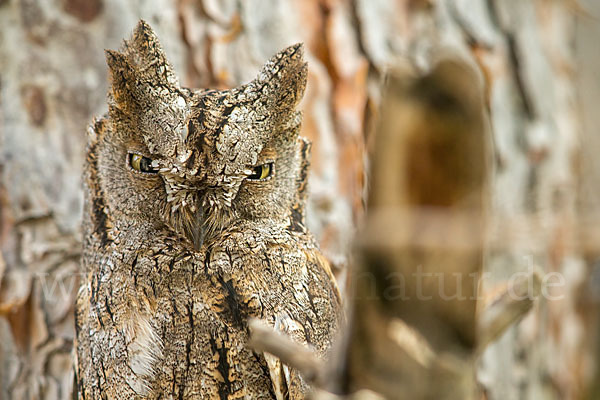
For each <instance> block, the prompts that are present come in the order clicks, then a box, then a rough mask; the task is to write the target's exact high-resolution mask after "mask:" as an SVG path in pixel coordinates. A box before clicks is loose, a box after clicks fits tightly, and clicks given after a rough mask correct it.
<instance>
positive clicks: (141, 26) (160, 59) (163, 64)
mask: <svg viewBox="0 0 600 400" xmlns="http://www.w3.org/2000/svg"><path fill="white" fill-rule="evenodd" d="M124 50H125V54H126V55H127V57H128V58H130V59H131V60H132V61H133V63H134V64H135V65H136V66H137V67H138V69H139V70H140V71H142V72H143V73H144V74H149V75H150V76H149V78H151V80H152V81H154V82H160V83H162V84H166V85H169V86H174V87H179V80H178V79H177V76H176V75H175V72H174V71H173V66H172V65H171V63H170V62H169V60H167V57H166V55H165V52H164V50H163V48H162V46H161V44H160V42H159V40H158V37H157V36H156V34H155V33H154V31H153V30H152V28H151V27H150V25H149V24H148V23H147V22H146V21H144V20H140V21H139V22H138V24H137V26H136V28H135V30H134V31H133V36H132V38H131V40H129V41H126V42H125V48H124Z"/></svg>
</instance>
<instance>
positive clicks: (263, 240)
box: [76, 21, 341, 399]
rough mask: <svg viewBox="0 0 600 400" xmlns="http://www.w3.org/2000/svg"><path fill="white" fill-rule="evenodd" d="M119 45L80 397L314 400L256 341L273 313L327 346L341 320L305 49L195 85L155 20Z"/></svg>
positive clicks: (88, 249)
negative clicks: (310, 214) (310, 120)
mask: <svg viewBox="0 0 600 400" xmlns="http://www.w3.org/2000/svg"><path fill="white" fill-rule="evenodd" d="M106 57H107V62H108V66H109V70H110V78H111V85H110V89H109V93H108V113H107V114H106V115H105V116H104V117H102V118H100V119H98V120H96V121H94V123H93V124H92V126H91V127H90V129H89V143H88V150H87V162H86V169H85V171H86V172H85V185H86V190H85V196H86V200H85V210H84V225H83V227H84V238H85V239H84V250H83V265H84V268H85V274H86V275H85V276H86V277H85V279H84V282H83V285H82V287H81V289H80V291H79V294H78V298H77V305H76V325H77V326H76V327H77V338H76V350H77V351H76V355H77V361H76V383H77V387H78V389H77V390H78V396H79V398H80V399H99V398H102V399H106V398H109V399H142V398H143V399H159V398H161V399H234V398H235V399H237V398H240V399H241V398H246V399H258V398H269V399H271V398H273V399H286V398H289V399H298V398H304V396H305V395H306V393H307V392H308V390H309V387H308V385H307V383H306V382H305V381H304V380H303V378H302V377H301V376H300V374H299V373H298V372H297V371H295V370H294V369H293V368H291V367H288V366H287V365H285V364H283V363H281V362H280V361H279V360H278V359H276V358H275V357H274V356H271V355H269V354H263V353H260V352H256V351H253V350H252V349H250V348H249V347H248V346H247V341H248V338H249V328H248V320H249V319H250V318H260V319H263V320H265V321H266V323H267V324H269V325H271V326H272V327H273V328H275V329H276V330H280V331H283V332H285V333H287V334H288V335H289V336H290V337H291V338H292V339H293V340H294V341H296V342H299V343H301V344H306V345H307V346H310V347H312V348H313V349H314V350H315V353H316V354H318V355H320V356H323V357H325V356H326V354H327V352H328V349H330V347H331V345H332V341H333V340H334V337H335V335H336V331H337V330H338V328H339V325H340V323H341V322H340V321H341V316H340V315H341V305H340V297H339V293H338V290H337V287H336V284H335V281H334V279H333V276H332V274H331V271H330V269H329V266H328V263H327V262H326V260H325V259H324V257H323V256H322V254H321V253H320V252H319V249H318V247H317V245H316V243H315V240H314V239H313V237H312V236H311V234H310V233H309V232H308V231H307V229H306V227H305V224H304V203H305V197H306V178H307V169H308V160H307V157H308V153H309V148H310V146H309V143H308V141H307V140H305V139H303V138H302V137H300V136H299V129H300V122H301V115H300V113H299V112H298V111H296V109H295V108H296V106H297V104H298V102H299V101H300V99H301V97H302V95H303V92H304V89H305V86H306V77H307V65H306V63H305V61H304V60H303V47H302V45H300V44H298V45H295V46H291V47H289V48H287V49H285V50H283V51H281V52H280V53H278V54H277V55H275V56H274V57H273V58H272V59H271V60H270V61H268V62H267V63H266V65H265V66H264V67H263V68H262V70H261V72H260V73H259V75H258V77H257V78H256V79H255V80H253V81H251V82H250V83H248V84H245V85H243V86H240V87H237V88H234V89H231V90H190V89H187V88H183V87H181V86H180V85H179V82H178V79H177V77H176V76H175V74H174V72H173V68H172V66H171V65H170V64H169V62H168V61H167V59H166V57H165V55H164V52H163V50H162V49H161V46H160V44H159V42H158V40H157V38H156V36H155V34H154V32H153V31H152V29H151V28H150V27H149V26H148V25H147V24H146V23H145V22H143V21H141V22H140V23H139V25H138V26H137V28H136V29H135V31H134V34H133V37H132V38H131V39H130V40H129V41H126V42H125V43H124V45H123V47H122V49H121V51H119V52H117V51H110V50H108V51H106Z"/></svg>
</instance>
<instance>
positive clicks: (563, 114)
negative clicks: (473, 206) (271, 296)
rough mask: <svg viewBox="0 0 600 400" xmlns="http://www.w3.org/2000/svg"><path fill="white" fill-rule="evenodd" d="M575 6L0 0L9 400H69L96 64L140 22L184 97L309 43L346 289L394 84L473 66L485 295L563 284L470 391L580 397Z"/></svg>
mask: <svg viewBox="0 0 600 400" xmlns="http://www.w3.org/2000/svg"><path fill="white" fill-rule="evenodd" d="M582 5H583V6H584V7H589V13H588V11H586V10H585V9H583V8H581V7H580V5H579V4H578V3H577V2H576V1H574V0H553V1H550V0H531V1H522V0H502V1H500V0H437V1H433V0H402V1H392V0H348V1H344V0H315V1H300V0H296V1H294V0H247V1H238V0H223V1H216V0H194V1H193V0H177V1H175V0H173V1H169V0H139V1H135V2H123V1H119V0H86V1H83V0H48V1H43V0H0V250H1V254H0V398H2V399H4V398H7V399H30V398H45V399H57V398H58V399H66V398H68V397H69V396H70V392H71V388H72V372H71V346H72V339H73V336H74V328H73V301H74V298H75V295H76V292H77V289H78V285H79V274H80V267H79V255H80V243H81V233H80V221H81V207H82V191H81V173H82V172H81V171H82V165H83V157H84V145H85V141H86V134H85V132H86V126H87V124H88V123H89V122H90V121H91V118H92V116H94V115H101V114H103V113H104V112H105V111H106V103H105V94H106V89H107V71H106V65H105V61H104V55H103V49H105V48H109V49H116V48H118V47H119V46H120V43H121V40H122V39H123V38H125V37H128V36H129V35H130V32H131V30H132V29H133V27H134V26H135V24H136V22H137V20H138V19H139V18H144V19H146V20H147V21H148V22H149V23H150V24H151V25H152V26H153V28H154V29H155V30H156V32H157V34H158V35H159V37H160V39H161V42H162V44H163V46H164V48H165V50H166V53H167V55H168V57H169V58H170V60H171V61H172V63H173V64H174V66H175V68H176V70H177V73H178V74H179V76H181V77H182V81H183V83H184V84H185V85H187V86H192V87H215V88H225V87H230V86H234V85H237V84H239V83H241V82H244V81H247V80H250V79H251V78H253V77H254V75H255V74H256V72H257V70H258V68H259V67H260V66H261V65H262V64H263V63H264V61H266V60H267V59H269V58H270V57H271V56H272V55H273V54H274V53H275V52H277V51H278V50H280V49H282V48H283V47H285V46H286V45H289V44H292V43H294V42H298V41H303V42H305V44H306V48H307V58H308V62H309V71H310V72H309V82H308V90H307V92H306V94H305V99H304V101H303V103H302V104H301V108H302V109H303V110H304V124H303V135H304V136H307V137H308V138H309V139H311V140H312V141H313V143H314V145H313V163H312V164H313V171H312V175H311V178H310V179H311V182H310V185H311V186H310V199H309V210H308V215H307V217H308V223H309V226H310V228H311V229H312V230H313V232H315V233H316V235H317V237H318V239H319V241H320V243H321V246H322V247H323V249H324V251H325V253H326V254H327V256H328V257H329V258H330V259H331V260H332V261H333V263H334V266H335V267H336V272H337V273H338V277H339V280H340V282H341V283H342V285H341V286H342V287H343V286H344V285H343V284H344V282H346V276H347V273H348V269H347V268H346V264H347V261H346V260H347V256H348V253H349V250H350V243H351V238H352V234H353V231H354V228H355V227H356V226H357V225H359V224H360V221H361V220H362V216H363V213H364V209H365V195H364V193H365V188H366V181H367V173H366V167H367V165H368V161H367V156H366V154H367V151H366V149H368V148H370V147H371V146H372V145H373V141H374V135H373V129H372V128H373V125H374V121H375V120H376V117H377V110H378V109H379V105H380V102H381V90H380V83H381V80H382V77H383V75H384V73H385V71H386V69H387V68H388V66H390V65H397V64H398V63H402V62H406V61H407V60H408V62H410V63H413V64H415V65H416V66H418V67H419V68H422V69H424V70H427V69H428V68H430V67H431V65H433V63H434V61H435V60H436V59H437V58H438V57H439V54H440V52H448V51H449V52H452V53H455V54H459V55H460V56H461V57H463V58H465V59H467V60H469V61H470V62H471V63H472V64H473V65H474V66H475V67H476V68H477V69H478V71H479V72H480V74H481V77H482V80H483V82H484V84H485V98H484V100H485V101H486V105H487V108H488V111H489V113H490V118H491V124H492V130H493V137H494V145H495V162H494V164H495V179H494V182H493V186H492V202H493V205H492V210H491V211H492V218H493V220H492V223H493V224H495V226H496V229H495V230H494V231H493V234H492V238H491V239H492V241H491V244H490V249H489V251H488V253H487V256H486V262H485V264H484V266H483V268H484V275H483V279H482V290H483V292H484V294H490V293H492V292H493V291H494V290H495V288H497V287H498V286H499V285H502V284H503V283H505V282H506V281H507V280H509V279H511V277H513V276H514V274H515V273H519V272H529V271H530V270H532V269H535V270H537V271H538V272H539V273H541V275H542V276H545V274H548V273H550V272H558V273H560V274H561V276H563V277H565V284H564V285H563V286H561V287H558V286H557V287H548V293H550V294H551V295H552V296H550V297H552V298H558V297H561V295H562V297H561V298H560V299H555V300H553V299H551V298H550V297H549V296H542V297H540V298H539V299H537V300H536V303H535V304H536V305H535V308H534V310H533V311H532V312H531V313H530V314H529V315H528V316H527V317H526V318H525V319H524V320H523V321H522V322H521V323H520V324H519V325H516V326H514V327H512V328H510V329H509V330H508V332H506V333H505V334H504V335H503V336H502V337H501V338H500V339H499V341H498V342H497V343H496V344H494V345H493V346H491V347H490V348H489V349H488V350H487V351H486V352H485V354H484V355H483V357H482V358H481V362H480V365H479V372H478V379H479V381H480V384H481V386H482V387H483V388H484V390H485V392H486V394H487V398H489V399H576V398H581V397H582V396H583V395H584V393H586V391H587V389H586V388H588V387H589V382H590V377H592V376H593V373H594V371H595V369H594V365H595V361H596V359H597V358H598V357H596V354H597V353H598V349H597V341H598V340H597V337H598V333H597V332H598V326H599V324H598V321H597V317H594V315H597V314H598V313H597V310H598V297H597V292H598V288H597V287H595V286H594V285H597V281H598V280H597V279H595V278H594V277H596V276H597V274H598V271H597V269H598V268H597V262H596V261H597V257H598V251H597V247H598V246H597V245H595V246H594V243H593V240H588V239H586V238H589V236H590V234H589V232H588V231H586V232H588V233H587V234H586V235H587V236H585V235H584V236H585V237H584V238H581V237H580V236H581V235H580V231H581V229H580V228H581V226H582V225H585V226H586V227H590V226H591V225H593V224H592V223H590V221H591V220H590V219H589V218H588V216H589V215H590V214H594V213H597V205H596V204H597V201H596V200H595V196H594V193H597V192H598V189H600V188H599V186H598V185H599V183H600V180H599V179H597V178H598V176H600V175H599V174H598V172H597V171H598V168H597V166H596V163H597V162H596V161H595V160H596V159H597V157H596V155H595V153H594V149H595V148H596V147H595V146H594V144H595V142H596V141H597V139H595V138H594V135H593V133H594V129H595V128H596V127H597V126H598V123H597V122H598V121H596V119H598V118H599V116H598V113H597V112H596V110H595V109H594V107H593V105H595V104H598V101H597V100H599V99H598V93H600V90H598V82H599V80H598V79H595V77H594V75H593V73H594V71H595V70H597V68H596V65H597V63H598V58H597V55H595V54H596V53H597V51H596V50H595V47H594V46H597V43H596V38H597V37H598V36H597V32H598V28H597V26H596V22H595V21H594V19H593V16H594V15H595V16H596V17H598V16H600V10H598V6H597V5H596V4H595V2H594V1H593V0H588V1H586V2H582ZM594 32H595V33H594ZM579 71H581V73H579ZM580 156H581V157H580ZM578 218H579V219H578ZM584 223H585V224H584ZM592 228H593V227H592ZM589 231H590V232H591V234H593V229H590V230H589ZM586 240H587V241H586ZM582 244H583V245H582ZM590 282H592V283H590ZM597 381H598V380H597V379H596V382H597ZM590 390H596V391H597V390H598V389H597V388H596V389H594V388H592V389H590ZM588 393H593V392H588ZM590 396H591V397H589V398H594V396H593V395H590Z"/></svg>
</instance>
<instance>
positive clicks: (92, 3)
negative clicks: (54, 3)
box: [63, 0, 102, 22]
mask: <svg viewBox="0 0 600 400" xmlns="http://www.w3.org/2000/svg"><path fill="white" fill-rule="evenodd" d="M63 8H64V10H65V11H66V12H67V13H69V14H71V15H72V16H74V17H75V18H77V19H78V20H80V21H81V22H91V21H93V20H94V18H96V17H97V16H98V15H99V14H100V13H101V12H102V0H65V1H64V6H63Z"/></svg>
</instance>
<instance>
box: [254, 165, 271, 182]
mask: <svg viewBox="0 0 600 400" xmlns="http://www.w3.org/2000/svg"><path fill="white" fill-rule="evenodd" d="M272 173H273V163H272V162H270V163H266V164H262V165H258V166H256V167H254V168H252V174H251V175H248V179H252V180H256V181H261V180H263V179H267V178H268V177H270V176H271V174H272Z"/></svg>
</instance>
